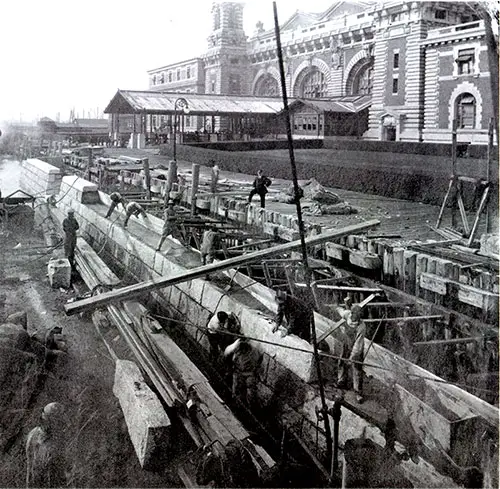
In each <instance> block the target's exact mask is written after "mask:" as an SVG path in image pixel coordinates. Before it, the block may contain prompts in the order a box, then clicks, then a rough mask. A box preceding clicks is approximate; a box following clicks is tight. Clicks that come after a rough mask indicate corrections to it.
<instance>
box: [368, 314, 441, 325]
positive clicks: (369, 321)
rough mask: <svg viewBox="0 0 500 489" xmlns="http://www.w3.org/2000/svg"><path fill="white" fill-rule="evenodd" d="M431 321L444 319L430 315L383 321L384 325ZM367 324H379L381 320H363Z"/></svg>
mask: <svg viewBox="0 0 500 489" xmlns="http://www.w3.org/2000/svg"><path fill="white" fill-rule="evenodd" d="M430 319H443V316H442V315H440V314H429V315H427V316H402V317H397V318H384V319H383V320H382V321H384V323H394V322H402V323H405V322H408V321H429V320H430ZM363 321H364V322H365V323H379V322H380V321H381V319H380V318H375V319H363Z"/></svg>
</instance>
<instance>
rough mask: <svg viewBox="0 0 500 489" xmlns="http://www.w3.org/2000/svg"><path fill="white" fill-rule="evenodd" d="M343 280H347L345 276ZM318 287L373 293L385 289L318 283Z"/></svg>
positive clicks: (301, 284) (301, 285) (302, 284)
mask: <svg viewBox="0 0 500 489" xmlns="http://www.w3.org/2000/svg"><path fill="white" fill-rule="evenodd" d="M342 280H345V278H344V279H342ZM295 286H296V287H302V288H304V287H307V285H306V284H304V283H298V284H295ZM316 287H317V288H318V289H327V290H337V291H338V292H369V293H371V294H381V293H382V292H383V290H382V289H379V288H371V287H349V286H347V285H328V284H316ZM360 304H361V303H360Z"/></svg>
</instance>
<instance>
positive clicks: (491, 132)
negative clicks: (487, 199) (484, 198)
mask: <svg viewBox="0 0 500 489" xmlns="http://www.w3.org/2000/svg"><path fill="white" fill-rule="evenodd" d="M494 126H495V119H493V118H491V119H490V124H489V126H488V156H487V158H488V159H487V161H486V181H487V182H488V183H489V182H490V178H491V166H492V164H493V136H494ZM490 207H491V206H489V205H488V206H486V232H487V233H490V232H491V230H492V229H493V212H491V209H490Z"/></svg>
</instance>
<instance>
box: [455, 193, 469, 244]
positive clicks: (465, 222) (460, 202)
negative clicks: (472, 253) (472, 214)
mask: <svg viewBox="0 0 500 489" xmlns="http://www.w3.org/2000/svg"><path fill="white" fill-rule="evenodd" d="M458 209H459V211H460V217H461V218H462V224H463V225H464V231H465V234H466V235H467V236H469V233H470V227H469V221H468V219H467V212H465V205H464V201H463V200H462V193H461V192H460V193H459V194H458Z"/></svg>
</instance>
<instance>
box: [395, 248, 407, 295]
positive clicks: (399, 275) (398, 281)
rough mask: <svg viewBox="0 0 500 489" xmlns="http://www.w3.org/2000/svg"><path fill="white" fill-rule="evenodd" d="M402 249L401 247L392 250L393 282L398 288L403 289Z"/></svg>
mask: <svg viewBox="0 0 500 489" xmlns="http://www.w3.org/2000/svg"><path fill="white" fill-rule="evenodd" d="M404 251H405V249H404V248H402V247H399V246H398V247H396V248H394V249H393V250H392V255H393V257H394V284H395V286H396V287H397V288H398V289H401V290H404Z"/></svg>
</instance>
